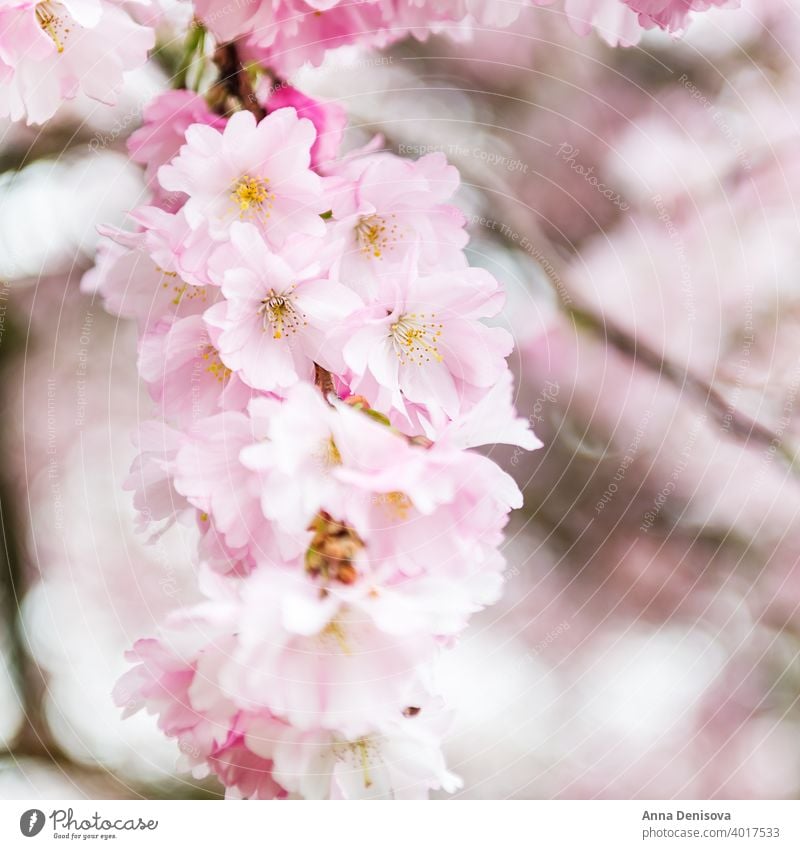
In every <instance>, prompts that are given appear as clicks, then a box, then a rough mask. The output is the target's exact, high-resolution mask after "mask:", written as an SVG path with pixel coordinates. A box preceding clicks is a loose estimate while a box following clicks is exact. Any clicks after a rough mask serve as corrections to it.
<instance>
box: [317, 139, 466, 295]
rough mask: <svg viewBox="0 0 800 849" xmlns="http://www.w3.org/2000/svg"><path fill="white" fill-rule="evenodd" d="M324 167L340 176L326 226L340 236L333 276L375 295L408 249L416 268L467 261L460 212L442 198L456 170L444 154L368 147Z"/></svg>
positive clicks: (453, 185)
mask: <svg viewBox="0 0 800 849" xmlns="http://www.w3.org/2000/svg"><path fill="white" fill-rule="evenodd" d="M332 170H333V173H334V174H336V175H337V176H338V177H339V178H340V180H341V182H342V183H343V186H342V187H341V189H340V190H339V191H338V192H336V193H335V194H334V198H333V202H332V207H333V218H334V221H336V222H337V223H336V225H335V226H334V233H335V234H336V235H337V236H338V237H339V238H342V239H343V240H344V246H343V249H342V259H341V263H340V266H339V268H338V276H339V277H340V279H342V280H343V281H346V282H347V283H348V285H350V286H352V287H353V288H355V289H356V291H358V292H359V293H361V294H362V295H363V296H364V297H366V298H368V297H375V296H376V295H379V294H380V293H381V290H382V282H381V281H382V275H384V274H386V272H387V271H390V270H391V269H392V268H393V267H394V268H396V267H398V266H401V265H403V264H405V263H408V262H409V258H410V254H411V253H413V254H414V257H415V260H416V262H417V263H418V268H419V270H420V271H421V272H430V271H434V270H439V271H441V270H444V269H456V268H463V267H465V266H466V265H467V261H466V258H465V256H464V253H463V250H462V249H463V248H464V246H465V245H466V243H467V240H468V236H467V233H466V230H465V229H464V223H465V221H464V216H463V214H462V213H461V211H460V210H459V209H458V208H457V207H455V206H452V205H451V204H449V203H447V201H449V200H450V199H451V198H452V197H453V195H454V194H455V192H456V190H457V189H458V184H459V176H458V171H457V169H456V168H454V167H453V166H452V165H448V163H447V160H446V159H445V157H444V155H442V154H440V153H432V154H429V155H427V156H423V157H422V158H421V159H419V160H417V161H416V162H411V161H409V160H406V159H401V158H400V157H398V156H394V155H393V154H386V153H383V154H374V155H372V156H365V157H358V158H355V159H350V160H346V161H345V163H344V164H343V165H342V166H340V167H338V168H337V167H334V168H333V169H332Z"/></svg>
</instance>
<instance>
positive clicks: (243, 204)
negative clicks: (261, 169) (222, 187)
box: [231, 176, 275, 218]
mask: <svg viewBox="0 0 800 849" xmlns="http://www.w3.org/2000/svg"><path fill="white" fill-rule="evenodd" d="M231 198H233V201H234V203H236V205H237V206H238V207H239V215H240V216H241V217H243V218H245V217H248V216H254V215H263V216H264V217H265V218H269V214H270V213H269V210H270V209H271V208H272V202H273V201H274V200H275V195H274V194H273V193H272V192H271V191H270V190H269V179H267V178H266V177H250V176H244V177H241V178H240V179H239V180H237V181H236V183H235V184H234V186H233V191H232V192H231Z"/></svg>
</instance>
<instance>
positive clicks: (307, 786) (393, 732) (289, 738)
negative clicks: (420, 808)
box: [245, 706, 461, 799]
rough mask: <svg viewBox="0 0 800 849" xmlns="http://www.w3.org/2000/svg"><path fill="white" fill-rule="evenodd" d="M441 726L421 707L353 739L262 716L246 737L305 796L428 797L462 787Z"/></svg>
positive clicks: (285, 784)
mask: <svg viewBox="0 0 800 849" xmlns="http://www.w3.org/2000/svg"><path fill="white" fill-rule="evenodd" d="M413 707H414V708H415V709H416V706H413ZM442 724H443V722H442V719H441V718H440V717H438V716H434V717H432V718H431V719H430V720H429V719H428V717H427V712H426V709H425V708H422V710H421V711H420V712H419V713H413V714H412V715H410V716H409V717H407V718H405V719H403V718H401V719H399V720H397V721H396V722H395V723H393V724H391V725H388V726H386V727H385V728H383V729H375V731H373V732H372V733H370V734H364V735H361V736H359V737H356V738H353V737H347V736H345V735H342V734H338V733H336V732H333V731H324V730H309V731H304V730H298V729H295V728H292V727H291V726H288V725H285V724H282V723H278V722H275V721H274V720H272V721H271V720H269V719H263V718H257V719H254V720H253V721H252V722H250V723H249V725H248V729H247V733H246V737H245V739H246V743H247V746H248V748H249V749H251V750H252V751H255V752H257V753H259V754H260V755H261V756H262V757H267V756H268V757H269V758H270V760H271V761H272V763H273V768H272V770H273V776H274V777H275V779H276V781H278V782H279V783H280V785H281V786H282V787H285V788H286V790H287V791H289V792H290V793H297V794H299V795H300V796H302V798H304V799H425V798H427V796H428V793H429V792H430V791H431V790H444V791H445V792H447V793H453V792H455V791H456V790H458V788H459V787H460V786H461V781H460V780H459V778H458V777H457V776H455V775H453V774H452V773H451V772H449V771H448V769H447V766H446V764H445V761H444V757H443V756H442V752H441V749H440V745H439V737H440V733H441V730H440V728H438V727H437V726H441V725H442Z"/></svg>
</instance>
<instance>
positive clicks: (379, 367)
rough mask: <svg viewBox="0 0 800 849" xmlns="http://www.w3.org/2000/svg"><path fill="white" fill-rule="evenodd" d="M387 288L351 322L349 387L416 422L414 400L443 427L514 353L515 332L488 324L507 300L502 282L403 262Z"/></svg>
mask: <svg viewBox="0 0 800 849" xmlns="http://www.w3.org/2000/svg"><path fill="white" fill-rule="evenodd" d="M385 290H386V294H385V295H384V296H382V297H380V298H377V299H376V300H375V301H373V302H372V303H371V304H370V305H369V306H368V307H366V308H365V309H364V310H362V311H360V312H358V313H356V314H355V315H354V316H353V317H352V318H351V320H350V321H349V322H348V326H349V329H350V333H349V338H348V340H347V342H346V343H345V346H344V359H345V362H346V364H347V366H348V368H349V369H350V372H351V373H352V378H351V380H350V388H351V390H352V391H353V392H356V393H358V394H361V395H364V396H365V397H366V398H367V399H368V400H369V401H370V403H371V404H372V405H373V406H374V407H376V408H377V409H381V410H394V411H396V412H397V414H398V415H399V416H400V417H402V418H405V419H406V421H408V422H413V421H414V415H415V411H414V408H413V406H411V405H418V406H419V407H420V408H421V410H422V416H423V417H424V418H425V419H427V421H428V422H431V423H434V424H435V425H436V426H437V427H439V426H441V424H443V418H444V419H453V418H456V417H457V416H459V415H460V414H461V413H463V412H465V411H466V410H467V409H468V408H469V406H471V404H472V403H473V402H474V400H476V396H477V395H479V394H481V393H482V392H485V391H486V390H487V389H488V388H490V387H491V386H492V385H494V383H495V382H496V381H497V380H498V379H499V378H500V376H501V375H502V374H503V372H504V370H505V369H506V368H507V366H506V362H505V358H506V356H508V354H509V353H510V351H511V348H512V340H511V336H510V334H509V333H508V332H507V331H506V330H504V329H503V328H500V327H487V326H486V325H485V324H483V323H482V321H481V319H484V318H491V317H493V316H496V315H497V313H498V312H499V311H500V309H501V307H502V303H503V292H502V289H501V288H500V286H499V284H498V283H497V281H496V280H495V279H494V278H493V277H492V275H491V274H489V273H488V272H487V271H485V270H484V269H479V268H469V267H467V268H463V269H457V270H454V271H439V272H436V273H434V274H430V275H418V274H417V272H416V271H415V270H414V269H413V267H412V268H404V269H402V270H401V271H399V272H397V273H396V274H394V275H393V279H392V280H391V281H387V285H386V286H385Z"/></svg>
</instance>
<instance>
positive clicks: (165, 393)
mask: <svg viewBox="0 0 800 849" xmlns="http://www.w3.org/2000/svg"><path fill="white" fill-rule="evenodd" d="M139 374H140V375H141V377H142V380H144V381H145V382H146V383H147V385H148V390H149V392H150V396H151V397H152V399H153V400H154V401H155V402H156V404H157V405H158V409H159V410H160V412H161V413H162V414H163V416H164V417H165V418H166V419H167V420H169V421H171V422H173V423H176V424H180V425H181V426H183V427H187V428H188V427H190V426H191V424H192V422H194V421H197V420H198V419H201V418H205V417H206V416H210V415H213V414H214V413H217V412H219V411H220V410H244V409H245V408H246V407H247V404H248V402H249V400H250V398H251V395H252V390H251V389H250V388H249V387H248V386H246V385H245V384H244V383H242V381H241V378H240V377H239V376H238V375H237V374H235V373H233V372H232V371H231V370H230V369H229V368H227V367H226V366H224V365H223V363H222V361H221V360H220V357H219V352H218V351H217V350H216V348H214V346H213V345H212V344H211V339H210V337H209V335H208V329H207V327H206V325H205V322H204V321H203V319H202V316H200V315H199V314H197V313H195V314H193V315H188V316H186V317H184V318H179V317H177V316H170V317H168V318H163V319H160V320H159V321H157V322H155V323H153V324H152V325H150V326H149V327H148V329H147V330H146V331H145V333H144V334H143V336H142V338H141V341H140V343H139ZM187 387H189V391H188V392H187Z"/></svg>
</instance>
